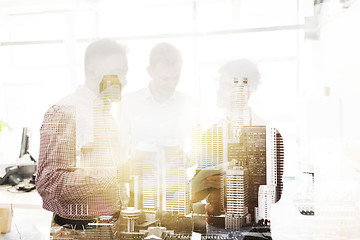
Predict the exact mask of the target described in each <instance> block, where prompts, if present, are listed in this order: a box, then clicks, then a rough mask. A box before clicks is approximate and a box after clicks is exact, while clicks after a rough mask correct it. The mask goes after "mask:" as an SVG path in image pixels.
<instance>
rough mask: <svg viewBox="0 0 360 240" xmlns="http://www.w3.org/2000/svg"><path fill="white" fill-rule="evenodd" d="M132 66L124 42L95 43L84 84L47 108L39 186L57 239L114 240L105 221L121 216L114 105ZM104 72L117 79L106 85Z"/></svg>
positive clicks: (89, 53) (87, 55)
mask: <svg viewBox="0 0 360 240" xmlns="http://www.w3.org/2000/svg"><path fill="white" fill-rule="evenodd" d="M127 70H128V66H127V57H126V48H125V47H124V46H122V45H120V44H118V43H117V42H115V41H113V40H110V39H102V40H98V41H95V42H93V43H91V44H90V45H89V46H88V47H87V49H86V53H85V85H84V86H79V87H78V89H77V90H76V92H75V93H73V94H70V95H68V96H67V97H65V98H64V99H62V100H61V101H60V102H58V103H57V104H55V105H53V106H52V107H50V109H49V110H48V111H47V112H46V113H45V116H44V120H43V124H42V126H41V129H40V138H41V139H40V155H39V162H38V168H37V175H36V176H37V177H36V188H37V191H38V192H39V194H40V195H41V197H42V198H43V207H44V209H46V210H49V211H51V212H53V213H54V218H53V221H52V229H51V238H52V239H63V238H66V239H112V232H111V228H110V227H107V226H106V224H103V223H104V221H105V220H108V221H112V220H113V219H116V218H117V216H118V215H119V211H120V207H121V204H120V194H119V192H120V187H119V184H118V183H119V181H118V179H119V176H118V174H117V172H118V171H117V169H121V164H120V160H121V159H119V156H120V154H119V149H120V148H119V145H120V144H119V141H118V138H119V136H120V134H119V132H118V127H117V124H116V122H115V120H114V118H113V117H112V115H111V112H110V110H111V106H112V102H114V100H115V99H116V100H119V99H120V90H121V86H123V85H124V84H126V73H127ZM105 75H106V76H110V77H112V78H113V79H115V81H113V82H111V83H110V84H107V85H106V83H104V80H103V78H104V76H105ZM117 79H118V80H117ZM102 81H103V82H102ZM105 85H106V86H105ZM104 86H105V87H104ZM107 86H109V87H108V88H106V87H107ZM99 88H100V90H99ZM105 222H106V221H105Z"/></svg>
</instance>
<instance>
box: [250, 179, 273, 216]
mask: <svg viewBox="0 0 360 240" xmlns="http://www.w3.org/2000/svg"><path fill="white" fill-rule="evenodd" d="M258 198H259V206H258V208H257V214H256V216H255V222H258V221H259V220H261V219H264V220H265V219H267V220H269V215H270V208H271V206H272V205H273V204H274V203H275V198H276V186H274V185H261V186H260V187H259V195H258Z"/></svg>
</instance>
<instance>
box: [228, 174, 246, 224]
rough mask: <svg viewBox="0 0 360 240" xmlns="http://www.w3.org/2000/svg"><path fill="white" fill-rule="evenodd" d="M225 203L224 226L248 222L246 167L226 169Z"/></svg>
mask: <svg viewBox="0 0 360 240" xmlns="http://www.w3.org/2000/svg"><path fill="white" fill-rule="evenodd" d="M226 203H227V204H226V216H225V228H230V229H231V228H240V227H242V226H244V225H245V224H248V223H249V222H250V215H249V212H248V174H247V169H244V168H243V167H234V169H229V170H227V171H226Z"/></svg>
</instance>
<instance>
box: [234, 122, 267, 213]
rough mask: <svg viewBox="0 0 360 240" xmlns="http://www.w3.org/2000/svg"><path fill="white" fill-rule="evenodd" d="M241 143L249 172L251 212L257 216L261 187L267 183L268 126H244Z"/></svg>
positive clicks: (242, 158) (242, 157)
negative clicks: (256, 209) (256, 210)
mask: <svg viewBox="0 0 360 240" xmlns="http://www.w3.org/2000/svg"><path fill="white" fill-rule="evenodd" d="M240 144H241V147H242V151H241V152H242V153H241V155H242V156H241V162H243V163H245V167H246V168H247V169H248V174H249V213H250V214H251V215H252V216H255V207H256V206H257V205H258V190H259V187H260V185H266V127H265V126H246V127H244V128H243V130H242V134H241V139H240Z"/></svg>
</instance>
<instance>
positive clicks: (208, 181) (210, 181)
mask: <svg viewBox="0 0 360 240" xmlns="http://www.w3.org/2000/svg"><path fill="white" fill-rule="evenodd" d="M201 183H202V184H204V185H205V186H207V187H210V188H217V189H219V188H221V187H222V186H223V176H221V175H213V176H209V177H207V178H205V179H204V180H202V181H201Z"/></svg>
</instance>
